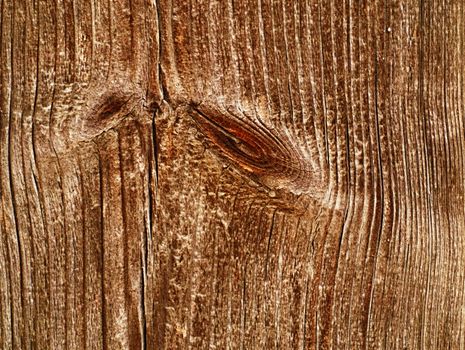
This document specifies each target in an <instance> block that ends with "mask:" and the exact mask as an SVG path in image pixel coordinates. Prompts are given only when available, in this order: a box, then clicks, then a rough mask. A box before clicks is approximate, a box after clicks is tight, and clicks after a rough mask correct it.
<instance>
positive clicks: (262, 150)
mask: <svg viewBox="0 0 465 350" xmlns="http://www.w3.org/2000/svg"><path fill="white" fill-rule="evenodd" d="M188 113H189V115H190V116H191V117H192V118H193V120H194V121H195V123H196V125H197V128H198V129H199V131H200V132H201V133H202V134H203V135H204V136H205V137H206V138H207V140H208V141H209V143H210V144H211V145H213V147H214V149H216V150H217V152H218V153H219V155H220V156H222V157H225V158H226V159H227V160H228V161H229V162H230V163H232V164H233V165H234V166H235V167H236V168H237V169H238V170H240V171H241V172H243V173H246V174H247V175H248V176H249V177H251V178H252V179H253V180H255V181H256V182H259V183H261V184H262V185H264V186H266V187H268V188H271V189H274V188H278V189H287V190H290V191H292V192H293V193H298V194H300V193H304V192H310V191H311V190H312V189H311V187H312V184H313V185H315V184H314V182H315V181H314V176H313V174H312V172H311V168H310V166H309V162H308V161H307V160H306V159H305V157H304V156H303V155H302V154H301V153H300V152H299V150H298V149H297V148H296V147H295V146H294V145H292V144H291V143H290V142H288V141H287V140H285V139H283V138H280V137H278V135H276V134H274V133H273V132H271V131H270V130H268V129H267V128H266V127H265V126H263V125H259V124H257V123H254V122H252V121H251V120H249V119H245V118H239V117H238V116H236V115H234V114H232V113H230V112H220V111H218V110H216V109H213V108H210V107H206V106H190V107H189V108H188Z"/></svg>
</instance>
